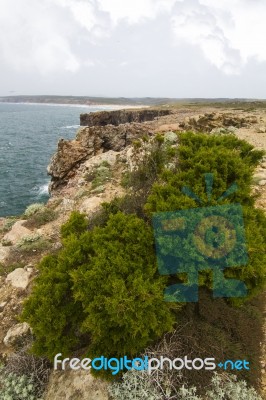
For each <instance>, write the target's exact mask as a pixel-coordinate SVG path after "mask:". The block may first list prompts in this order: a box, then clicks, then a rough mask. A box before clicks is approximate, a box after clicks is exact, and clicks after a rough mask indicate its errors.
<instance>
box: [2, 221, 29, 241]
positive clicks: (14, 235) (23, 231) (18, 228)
mask: <svg viewBox="0 0 266 400" xmlns="http://www.w3.org/2000/svg"><path fill="white" fill-rule="evenodd" d="M24 222H26V221H25V220H20V221H17V222H15V223H14V225H13V226H12V228H11V230H10V231H9V232H8V233H7V234H6V235H5V236H4V237H3V241H4V242H7V243H8V242H10V243H12V244H15V243H17V242H19V241H20V240H21V238H22V237H23V236H29V235H31V233H32V232H31V231H30V230H29V229H27V228H25V226H23V224H24Z"/></svg>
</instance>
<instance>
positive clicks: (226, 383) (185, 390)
mask: <svg viewBox="0 0 266 400" xmlns="http://www.w3.org/2000/svg"><path fill="white" fill-rule="evenodd" d="M109 393H110V395H111V397H112V400H124V399H128V400H130V399H132V400H133V399H134V400H142V399H149V400H262V397H261V396H260V395H259V394H258V393H257V392H256V391H255V389H254V388H249V387H248V386H247V383H246V382H245V381H239V382H238V381H237V377H236V376H234V375H228V374H220V375H219V374H217V373H215V374H214V375H213V378H212V380H211V385H210V388H209V390H206V392H205V394H203V395H199V394H198V393H197V388H196V387H195V386H187V385H182V386H181V387H179V388H177V389H176V391H175V393H174V394H173V393H171V391H169V392H168V393H164V392H162V390H161V385H160V382H158V381H156V380H154V379H153V377H152V376H151V375H150V374H149V373H148V372H147V371H136V370H131V371H128V372H126V373H125V374H124V375H123V378H122V381H121V382H115V383H113V384H112V385H111V386H110V387H109Z"/></svg>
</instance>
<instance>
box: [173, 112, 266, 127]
mask: <svg viewBox="0 0 266 400" xmlns="http://www.w3.org/2000/svg"><path fill="white" fill-rule="evenodd" d="M258 122H259V121H258V118H257V117H256V116H253V115H250V116H243V115H236V114H232V113H215V112H211V113H205V114H203V115H196V116H192V117H187V118H185V120H184V122H183V123H181V124H180V127H181V128H183V129H184V130H193V131H197V132H211V131H212V130H213V129H216V128H221V127H235V128H243V127H245V128H248V127H249V126H250V125H252V124H257V123H258Z"/></svg>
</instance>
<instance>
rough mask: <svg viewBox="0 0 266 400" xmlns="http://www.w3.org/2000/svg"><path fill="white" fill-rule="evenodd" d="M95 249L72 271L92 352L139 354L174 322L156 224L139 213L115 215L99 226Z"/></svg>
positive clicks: (93, 243) (95, 236) (94, 353)
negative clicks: (160, 268)
mask: <svg viewBox="0 0 266 400" xmlns="http://www.w3.org/2000/svg"><path fill="white" fill-rule="evenodd" d="M92 248H93V253H94V254H93V255H92V257H91V259H90V262H89V263H88V264H87V265H86V264H84V265H83V266H81V268H78V269H77V270H76V271H75V272H73V273H72V276H73V280H74V287H73V290H74V296H75V299H76V300H78V301H80V302H81V303H82V304H83V307H84V313H85V319H84V321H83V324H82V330H83V331H84V332H89V333H90V334H91V338H92V339H91V343H90V346H89V354H92V355H95V356H96V355H100V354H105V355H106V354H108V355H110V356H115V357H120V356H123V355H125V354H127V355H134V354H137V353H138V352H139V351H140V350H142V349H143V348H144V347H145V346H146V345H147V344H148V343H149V342H151V341H152V340H154V339H155V338H157V337H160V335H161V334H162V333H163V332H165V331H168V330H170V329H171V326H172V324H173V319H172V317H171V314H170V310H169V305H168V304H167V303H165V302H164V300H163V287H164V285H165V280H164V278H162V277H157V271H156V263H155V254H154V250H153V235H152V231H151V228H150V227H149V226H147V225H146V224H145V223H144V222H143V221H142V220H141V219H139V218H138V217H136V216H134V215H124V214H122V213H117V214H115V215H111V216H110V219H109V221H108V222H107V225H106V227H103V228H95V229H94V231H93V235H92Z"/></svg>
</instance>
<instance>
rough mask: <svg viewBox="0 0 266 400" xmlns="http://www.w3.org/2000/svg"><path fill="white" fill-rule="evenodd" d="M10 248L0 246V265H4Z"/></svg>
mask: <svg viewBox="0 0 266 400" xmlns="http://www.w3.org/2000/svg"><path fill="white" fill-rule="evenodd" d="M9 253H10V248H9V247H6V246H2V245H0V263H1V264H5V263H6V260H7V258H8V256H9Z"/></svg>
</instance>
